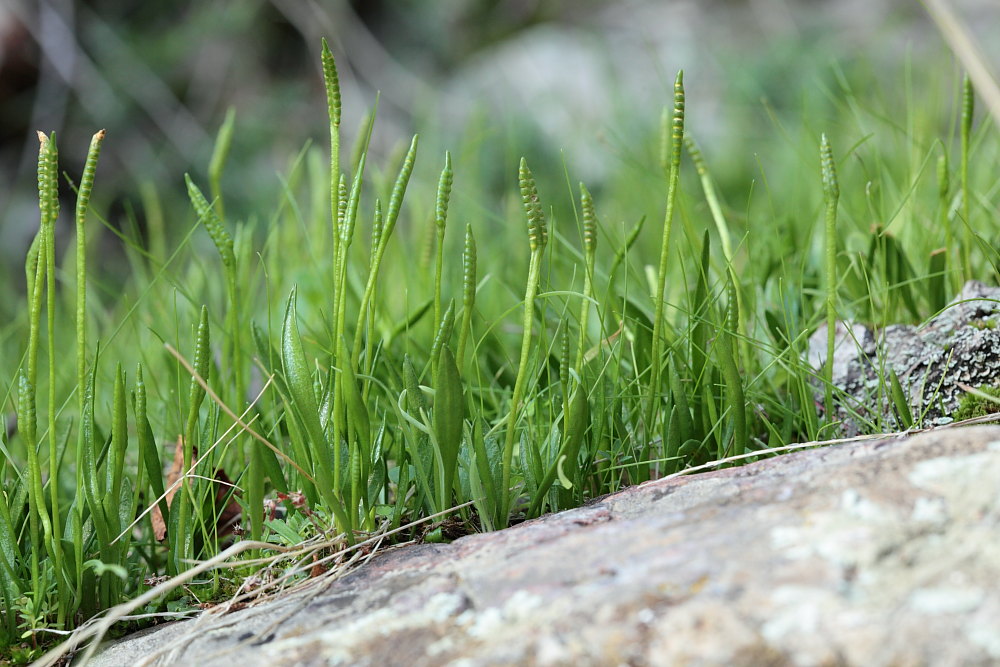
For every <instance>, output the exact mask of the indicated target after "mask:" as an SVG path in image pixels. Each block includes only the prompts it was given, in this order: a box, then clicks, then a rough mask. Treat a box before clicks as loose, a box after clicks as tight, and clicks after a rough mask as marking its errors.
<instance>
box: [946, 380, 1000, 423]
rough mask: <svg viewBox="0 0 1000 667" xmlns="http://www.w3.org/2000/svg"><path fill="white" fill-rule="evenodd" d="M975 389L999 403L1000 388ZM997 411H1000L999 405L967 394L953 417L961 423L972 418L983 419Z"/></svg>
mask: <svg viewBox="0 0 1000 667" xmlns="http://www.w3.org/2000/svg"><path fill="white" fill-rule="evenodd" d="M976 389H978V390H979V391H981V392H983V393H984V394H987V395H989V396H993V397H994V398H996V399H997V400H998V401H1000V387H976ZM997 411H1000V403H997V402H994V401H990V400H988V399H985V398H983V397H981V396H976V395H975V394H968V393H967V394H965V395H964V396H962V399H961V400H960V401H959V403H958V409H957V410H956V411H955V414H954V415H953V417H954V418H955V421H961V420H963V419H972V418H973V417H983V416H986V415H989V414H993V413H994V412H997Z"/></svg>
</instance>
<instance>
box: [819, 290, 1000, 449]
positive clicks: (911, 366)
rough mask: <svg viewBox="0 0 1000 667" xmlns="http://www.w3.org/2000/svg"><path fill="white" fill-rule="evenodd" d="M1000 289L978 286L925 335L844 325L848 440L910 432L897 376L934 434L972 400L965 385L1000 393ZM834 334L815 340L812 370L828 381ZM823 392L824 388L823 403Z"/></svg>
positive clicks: (839, 379)
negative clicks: (894, 430)
mask: <svg viewBox="0 0 1000 667" xmlns="http://www.w3.org/2000/svg"><path fill="white" fill-rule="evenodd" d="M998 319H1000V288H996V287H990V286H988V285H985V284H984V283H981V282H979V281H976V280H970V281H968V282H967V283H965V285H963V286H962V290H961V292H959V294H958V296H956V297H955V299H953V300H952V301H951V303H949V304H948V305H947V306H946V307H945V308H944V309H943V310H942V311H941V312H940V313H938V314H937V315H935V316H934V317H932V318H931V319H930V320H928V321H927V322H926V323H925V324H923V325H921V326H919V327H917V326H911V325H901V324H894V325H891V326H887V327H885V328H884V329H882V330H881V331H875V332H873V331H872V330H871V329H869V328H868V327H867V326H864V325H862V324H857V323H852V324H848V323H844V322H838V323H837V329H836V333H835V338H836V346H835V348H834V363H833V384H834V387H835V391H836V392H837V395H838V397H839V399H840V400H839V405H838V408H837V410H838V415H837V416H838V418H839V419H840V420H841V424H842V430H843V431H844V433H845V434H846V435H856V434H857V433H859V432H861V431H863V430H868V429H867V428H865V427H866V426H868V427H874V428H876V429H879V428H882V429H884V428H886V427H892V426H895V427H898V428H902V427H904V424H903V423H902V420H901V419H900V417H899V415H898V414H897V411H896V409H895V408H894V405H893V401H892V398H891V387H890V380H889V378H890V376H891V373H892V372H895V374H896V376H897V377H898V379H899V383H900V386H901V387H902V389H903V392H904V394H905V397H906V400H907V403H908V406H909V410H910V414H911V415H912V416H913V419H914V421H915V424H914V426H921V427H923V428H929V427H931V426H937V425H941V424H945V423H948V422H950V421H952V419H953V417H954V415H955V413H956V412H957V410H958V407H959V403H960V401H961V399H962V397H963V396H964V395H965V392H964V391H963V390H962V388H961V386H960V385H963V384H964V385H968V386H972V387H993V386H997V385H1000V328H998V327H997V322H998ZM826 336H827V334H826V326H825V325H823V326H821V327H820V328H819V329H817V331H816V332H815V333H813V335H812V336H811V337H810V339H809V363H810V364H811V365H812V367H813V368H814V369H815V370H816V371H817V376H818V377H820V378H822V371H823V364H824V363H825V360H826ZM821 394H822V387H821V386H820V387H819V388H818V396H820V395H821Z"/></svg>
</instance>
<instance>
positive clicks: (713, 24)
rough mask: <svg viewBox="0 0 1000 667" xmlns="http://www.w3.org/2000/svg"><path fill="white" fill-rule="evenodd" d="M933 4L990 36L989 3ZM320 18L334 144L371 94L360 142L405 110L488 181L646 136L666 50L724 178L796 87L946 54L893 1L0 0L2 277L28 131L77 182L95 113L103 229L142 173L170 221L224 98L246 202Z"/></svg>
mask: <svg viewBox="0 0 1000 667" xmlns="http://www.w3.org/2000/svg"><path fill="white" fill-rule="evenodd" d="M951 4H953V5H955V6H956V7H957V9H958V10H959V11H960V13H961V15H962V17H963V18H964V19H965V20H966V21H967V23H968V24H970V25H972V26H973V27H974V28H976V29H977V31H978V32H979V34H980V38H981V41H982V42H983V43H984V45H985V46H986V48H987V50H988V51H992V55H994V56H995V55H997V54H996V51H997V46H998V43H1000V40H997V39H995V36H996V34H1000V32H996V31H995V30H992V29H991V26H992V27H998V26H1000V24H998V22H997V13H998V10H997V8H996V4H995V3H994V2H990V1H989V0H961V1H959V2H953V3H951ZM324 36H325V37H327V38H328V39H329V40H330V42H331V46H332V48H333V49H334V52H335V55H336V56H337V62H338V66H339V69H340V74H341V82H342V86H343V89H344V101H345V115H344V125H343V127H344V129H345V132H346V133H347V134H348V139H347V144H346V146H345V152H346V151H349V149H350V145H351V143H350V142H351V139H350V138H349V137H350V136H351V135H353V134H355V132H356V130H357V128H358V125H359V123H360V122H361V119H362V117H363V114H364V112H365V111H366V110H367V109H368V108H370V106H371V105H372V104H373V102H374V100H375V95H376V92H379V93H380V97H379V110H378V115H379V120H378V124H377V128H378V129H377V132H376V136H375V138H374V144H373V145H374V149H373V150H374V151H375V152H376V153H380V154H382V156H386V155H397V154H398V152H399V150H400V147H401V146H405V142H407V141H408V138H409V135H410V134H411V133H412V132H414V131H416V130H417V129H419V130H420V131H421V132H422V133H425V135H426V136H427V139H426V141H424V139H423V137H422V141H424V144H423V145H422V150H423V147H424V146H425V145H427V143H430V146H431V147H433V148H429V150H430V155H429V156H428V155H427V154H426V153H424V154H423V158H422V159H423V161H424V164H426V165H428V166H427V169H428V172H427V173H428V174H430V173H432V172H434V173H436V169H439V168H440V166H439V162H440V159H439V155H440V153H438V152H436V151H437V150H438V149H439V148H440V150H441V151H443V149H444V148H452V149H454V148H455V147H456V146H458V145H462V146H466V147H467V150H472V151H478V150H484V151H487V150H488V151H491V152H487V153H485V154H484V155H486V156H493V155H496V158H495V159H493V158H486V157H484V161H486V162H488V163H489V165H492V167H493V168H495V174H494V175H493V176H492V178H490V177H488V178H486V180H485V183H486V184H487V185H489V186H490V187H495V188H497V189H498V190H499V189H503V188H505V187H508V186H509V185H510V183H508V181H509V180H510V179H509V178H507V176H509V174H507V173H506V171H508V170H509V169H508V167H509V165H512V164H514V160H515V159H516V157H517V156H516V154H515V153H517V152H518V151H521V152H524V151H532V152H533V159H534V160H535V161H536V162H540V163H542V164H545V162H548V163H549V165H550V166H554V168H555V174H554V178H556V179H557V181H556V182H558V179H559V178H561V177H562V166H561V163H562V162H564V161H565V163H567V164H571V165H572V168H573V178H574V179H578V178H583V179H585V180H587V181H588V182H590V183H595V184H597V185H598V186H599V185H600V183H601V182H602V179H605V178H607V177H608V173H609V165H608V161H609V158H608V155H609V154H611V155H616V154H617V157H618V159H623V160H629V159H638V157H637V156H635V155H628V154H625V153H626V152H627V151H628V150H630V149H628V148H626V147H629V146H632V147H634V146H636V145H647V144H650V143H652V142H655V141H656V139H655V137H656V131H657V123H658V119H659V110H660V109H661V108H662V106H663V105H664V104H667V103H669V100H670V90H671V83H672V80H673V75H674V72H675V71H676V70H677V69H678V68H681V67H683V68H684V69H685V70H686V79H687V84H688V99H689V109H690V112H689V118H690V119H691V121H690V122H689V127H691V128H692V129H693V131H694V132H695V133H696V135H697V136H698V138H699V140H700V141H701V143H702V145H703V148H706V149H707V151H706V152H709V153H710V154H711V155H712V157H713V159H714V168H715V170H716V172H715V173H716V177H717V178H718V179H720V180H721V181H722V187H723V188H725V187H726V182H727V178H730V177H731V178H732V179H735V180H742V183H743V185H742V186H741V187H745V186H746V180H745V179H746V176H745V173H746V161H747V160H752V159H753V158H752V155H753V153H754V152H755V150H756V147H755V143H754V142H756V141H762V140H764V138H765V137H767V136H772V135H773V132H774V129H773V124H774V122H776V121H777V122H780V120H781V118H782V117H783V114H788V115H789V118H794V119H795V120H794V122H795V123H799V124H801V122H802V115H803V97H804V93H803V91H804V90H806V89H809V90H819V91H821V94H822V91H823V90H824V86H828V87H829V89H831V90H832V89H834V88H836V82H835V79H836V77H837V72H841V73H846V74H845V75H846V76H849V77H850V78H851V79H852V81H854V84H855V85H858V83H859V82H860V85H868V84H870V86H871V90H872V91H873V93H874V92H877V90H878V86H883V85H886V84H885V82H886V81H889V82H890V83H889V84H888V85H892V83H891V82H892V81H897V82H898V81H899V80H900V76H901V74H902V72H903V70H904V68H905V67H906V66H907V65H906V63H907V62H908V63H910V67H911V69H912V70H913V71H914V72H915V75H914V76H916V77H917V78H919V77H920V76H921V73H922V72H923V71H924V70H926V69H930V67H929V64H931V63H934V64H936V65H940V64H942V62H943V63H944V65H945V67H946V68H947V67H948V63H949V62H951V56H950V54H949V53H948V51H947V49H946V47H945V46H944V43H943V41H942V39H941V37H940V36H939V34H938V32H937V30H936V28H935V27H934V25H933V24H932V23H931V22H930V21H929V19H928V18H927V16H926V14H925V11H924V9H923V7H922V6H921V4H920V3H919V2H911V1H897V2H893V1H891V0H829V1H822V0H680V1H660V2H657V1H654V0H629V1H623V2H598V1H596V0H506V1H502V0H440V1H435V2H431V1H425V0H354V1H351V2H348V1H346V0H216V1H213V2H203V1H199V0H172V1H169V2H167V1H162V2H150V1H149V0H86V1H84V0H79V1H73V0H0V264H2V266H3V272H2V274H0V276H2V278H3V279H5V280H8V279H9V280H15V281H16V280H18V279H19V275H20V272H21V270H20V268H19V267H22V266H23V257H24V251H25V249H26V247H27V245H28V243H29V241H30V239H31V236H32V234H33V233H34V231H35V229H36V227H37V217H38V215H37V203H36V198H35V197H36V195H35V184H34V166H35V159H36V155H37V139H36V137H35V130H38V129H41V130H44V131H46V132H50V131H55V132H56V133H57V135H58V144H59V148H60V154H61V168H62V169H63V170H64V171H65V172H66V173H67V175H68V176H69V178H71V179H72V180H73V181H76V180H77V179H78V178H79V174H80V171H81V168H82V163H83V159H84V156H85V153H86V149H87V146H88V143H89V139H90V136H91V135H92V134H93V133H94V132H95V131H96V130H98V129H100V128H107V130H108V135H107V140H106V142H105V146H104V151H103V153H102V157H101V162H100V166H99V169H98V175H97V186H96V189H95V194H94V200H93V202H94V208H95V210H97V211H99V212H101V213H102V215H106V217H107V219H108V221H109V223H110V224H111V225H112V226H115V225H119V224H123V223H122V220H124V219H125V218H126V217H128V216H129V215H133V216H134V218H135V219H136V220H137V224H139V225H140V226H141V225H142V218H143V206H142V197H141V193H142V192H143V190H142V189H143V187H146V188H147V190H146V192H147V193H148V191H149V188H150V187H152V188H155V190H156V191H157V192H159V193H160V197H161V199H162V205H163V207H164V211H165V215H166V218H167V220H168V225H169V224H170V221H172V220H184V221H185V223H184V224H183V225H180V226H179V227H186V226H187V225H189V224H190V218H191V215H190V213H189V212H188V210H187V202H186V198H185V197H184V194H183V193H184V190H183V174H184V173H185V172H191V173H192V175H193V176H194V177H195V178H196V180H198V179H202V182H204V181H203V179H204V173H205V169H206V167H207V164H208V160H209V156H210V155H211V150H212V142H213V140H214V136H215V133H216V132H217V130H218V127H219V125H220V123H221V122H222V119H223V118H224V116H225V113H226V111H227V109H229V108H233V109H235V111H236V114H237V132H236V135H235V139H234V144H233V149H232V153H231V157H230V165H231V166H230V168H229V169H228V170H227V172H226V180H225V182H224V191H225V192H226V193H227V209H228V210H230V211H232V212H233V213H232V214H231V215H233V216H235V217H236V218H245V217H247V216H251V215H254V214H255V213H257V214H260V215H264V214H265V212H266V211H267V210H270V208H273V206H274V204H275V201H276V199H275V198H276V196H277V194H276V193H280V185H279V180H278V179H277V178H276V176H275V174H276V173H277V172H280V171H282V170H283V169H285V168H286V167H287V165H288V164H289V161H290V160H291V158H292V157H293V156H294V155H295V153H296V152H297V151H298V150H300V149H301V147H302V146H303V145H304V144H305V143H306V142H307V141H309V140H313V141H315V142H317V143H319V144H320V145H325V143H326V141H327V131H326V120H325V113H326V112H325V108H324V97H323V91H322V78H321V72H320V67H319V60H320V59H319V48H320V38H321V37H324ZM832 62H836V63H838V64H837V66H836V67H830V63H832ZM952 68H953V70H954V71H957V67H955V66H952ZM939 69H940V68H939ZM896 85H897V86H899V87H901V86H902V84H901V83H897V84H896ZM827 94H830V93H829V90H828V91H827ZM820 113H822V109H821V108H820ZM727 146H732V149H726V150H723V149H724V148H725V147H727ZM483 147H490V148H488V149H487V148H483ZM650 152H651V153H655V149H651V151H650ZM536 171H539V170H537V169H536ZM62 193H63V196H64V197H65V198H66V199H65V201H64V205H63V211H64V213H63V214H62V216H61V219H60V226H61V228H63V229H64V230H68V229H69V228H70V226H71V224H70V218H71V215H70V214H69V213H68V211H70V210H71V204H72V197H71V191H70V188H69V187H67V186H65V185H64V186H63V187H62Z"/></svg>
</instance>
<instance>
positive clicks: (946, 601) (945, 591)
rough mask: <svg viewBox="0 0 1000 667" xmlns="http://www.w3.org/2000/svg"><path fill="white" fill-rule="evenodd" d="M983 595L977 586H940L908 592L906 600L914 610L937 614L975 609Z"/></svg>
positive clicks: (965, 611) (966, 611)
mask: <svg viewBox="0 0 1000 667" xmlns="http://www.w3.org/2000/svg"><path fill="white" fill-rule="evenodd" d="M984 597H985V594H984V593H983V591H982V590H981V589H978V588H968V587H958V586H941V587H935V588H918V589H917V590H915V591H913V593H911V594H910V598H909V600H908V601H907V602H908V604H909V605H910V607H911V608H912V609H914V610H915V611H919V612H921V613H924V614H928V615H930V616H937V615H940V614H965V613H968V612H971V611H975V610H976V609H977V608H978V607H979V605H980V604H982V602H983V598H984Z"/></svg>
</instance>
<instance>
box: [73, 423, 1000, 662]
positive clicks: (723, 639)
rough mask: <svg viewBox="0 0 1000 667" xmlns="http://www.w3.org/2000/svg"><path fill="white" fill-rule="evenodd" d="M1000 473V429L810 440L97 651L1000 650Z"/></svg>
mask: <svg viewBox="0 0 1000 667" xmlns="http://www.w3.org/2000/svg"><path fill="white" fill-rule="evenodd" d="M998 489H1000V428H998V427H975V428H967V429H943V430H937V431H933V432H930V433H926V434H923V435H919V436H915V437H912V438H909V439H895V440H881V441H866V442H854V443H851V444H848V445H842V446H835V447H834V446H831V447H826V448H822V449H813V450H808V451H802V452H798V453H794V454H789V455H785V456H781V457H776V458H770V459H766V460H763V461H760V462H757V463H754V464H751V465H747V466H745V467H741V468H730V469H726V470H721V471H717V472H711V473H705V474H699V475H691V476H689V477H679V478H674V479H663V480H656V481H653V482H649V483H646V484H643V485H641V486H637V487H633V488H630V489H626V490H624V491H622V492H620V493H617V494H615V495H611V496H607V497H605V498H601V499H598V500H596V501H594V502H592V503H591V504H589V505H587V506H585V507H582V508H580V509H576V510H571V511H567V512H562V513H559V514H553V515H549V516H545V517H542V518H541V519H538V520H535V521H529V522H527V523H524V524H521V525H519V526H516V527H514V528H510V529H508V530H504V531H499V532H496V533H491V534H484V535H474V536H469V537H465V538H462V539H459V540H456V541H455V542H453V543H451V544H443V545H434V544H424V545H418V546H411V547H406V548H401V549H395V550H388V551H385V552H384V553H382V554H381V555H378V556H376V557H375V558H373V559H372V560H371V561H370V562H369V563H368V564H367V565H365V566H363V567H361V568H360V569H357V570H355V571H353V572H351V573H350V574H348V575H346V576H344V577H342V578H340V579H326V580H323V579H314V580H312V581H311V583H310V585H309V586H308V587H306V588H304V589H302V590H299V591H297V592H294V593H293V594H291V595H289V596H288V597H285V598H279V599H276V600H274V601H271V602H265V603H262V604H260V605H258V606H255V607H251V608H249V609H245V610H243V611H238V612H233V613H230V614H225V615H223V614H212V613H205V614H203V615H202V616H201V617H200V618H199V619H196V620H193V621H185V622H178V623H175V624H172V625H169V626H165V627H163V628H162V629H159V630H156V631H153V632H150V633H147V634H145V635H143V636H140V637H136V638H126V639H124V640H122V641H120V642H119V643H117V644H115V645H113V646H111V647H109V648H107V649H105V650H104V651H103V652H102V653H100V654H99V655H98V657H97V659H96V660H95V661H94V662H93V663H92V664H94V665H99V666H108V665H132V664H136V663H140V664H145V665H158V664H163V665H166V664H172V665H174V664H197V665H203V666H206V667H209V666H212V665H220V666H225V667H232V665H240V667H252V666H254V665H261V666H268V667H271V666H273V665H327V664H331V665H336V664H352V665H394V664H395V665H510V664H519V665H680V664H698V665H761V664H768V665H785V664H788V665H817V664H830V665H832V664H844V665H866V666H869V665H875V666H877V665H918V664H965V665H975V664H983V665H985V664H997V663H998V662H1000V588H998V587H997V585H996V582H997V581H998V580H1000V493H998Z"/></svg>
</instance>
